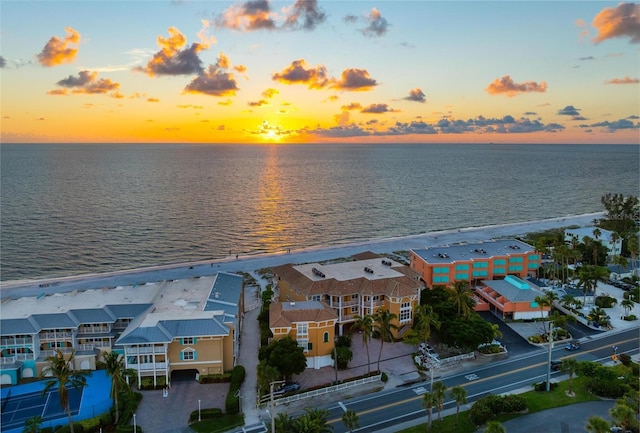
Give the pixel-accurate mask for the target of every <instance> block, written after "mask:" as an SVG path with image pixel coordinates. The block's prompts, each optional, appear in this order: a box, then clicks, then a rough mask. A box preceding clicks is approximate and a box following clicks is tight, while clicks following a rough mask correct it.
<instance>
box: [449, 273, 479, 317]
mask: <svg viewBox="0 0 640 433" xmlns="http://www.w3.org/2000/svg"><path fill="white" fill-rule="evenodd" d="M451 300H452V301H453V303H454V304H455V305H456V307H458V317H466V316H467V315H469V313H470V312H471V311H473V309H472V306H473V304H474V301H473V292H472V291H471V289H470V288H469V283H468V282H467V281H456V282H455V283H454V285H453V289H452V290H451Z"/></svg>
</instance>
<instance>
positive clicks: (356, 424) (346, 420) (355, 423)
mask: <svg viewBox="0 0 640 433" xmlns="http://www.w3.org/2000/svg"><path fill="white" fill-rule="evenodd" d="M342 423H343V424H344V426H345V427H346V428H347V429H348V430H349V431H350V432H352V431H354V430H355V429H357V428H360V421H359V420H358V414H357V413H356V412H355V411H353V410H351V409H347V411H346V412H345V413H344V414H343V415H342Z"/></svg>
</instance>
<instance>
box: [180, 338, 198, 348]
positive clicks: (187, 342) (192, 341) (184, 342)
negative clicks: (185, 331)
mask: <svg viewBox="0 0 640 433" xmlns="http://www.w3.org/2000/svg"><path fill="white" fill-rule="evenodd" d="M181 344H182V345H183V346H187V345H190V344H196V339H195V338H193V337H184V338H183V339H182V343H181Z"/></svg>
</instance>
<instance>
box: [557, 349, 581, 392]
mask: <svg viewBox="0 0 640 433" xmlns="http://www.w3.org/2000/svg"><path fill="white" fill-rule="evenodd" d="M560 369H561V370H562V371H566V372H567V374H568V375H569V395H570V396H573V395H574V394H573V375H574V374H575V372H576V370H577V369H578V361H576V359H575V358H565V359H563V360H562V364H561V366H560Z"/></svg>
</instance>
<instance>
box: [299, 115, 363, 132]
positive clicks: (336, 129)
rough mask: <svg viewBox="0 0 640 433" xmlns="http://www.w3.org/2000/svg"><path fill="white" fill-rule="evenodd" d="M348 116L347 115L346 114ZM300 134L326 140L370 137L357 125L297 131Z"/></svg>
mask: <svg viewBox="0 0 640 433" xmlns="http://www.w3.org/2000/svg"><path fill="white" fill-rule="evenodd" d="M347 114H348V113H347ZM298 132H299V133H300V134H310V135H316V136H318V137H326V138H347V137H363V136H368V135H371V134H370V133H369V132H367V131H365V130H363V129H362V128H360V127H359V126H357V125H354V124H351V125H345V126H333V127H330V128H319V127H318V128H316V129H303V130H300V131H298Z"/></svg>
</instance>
